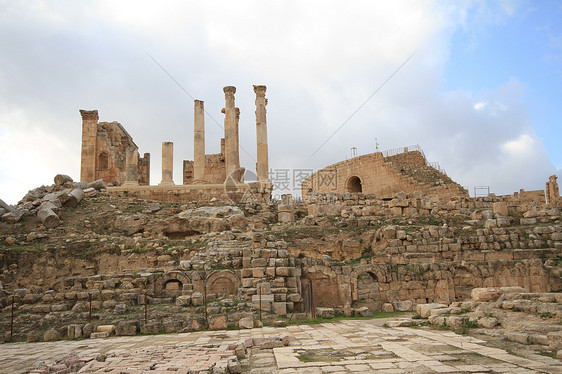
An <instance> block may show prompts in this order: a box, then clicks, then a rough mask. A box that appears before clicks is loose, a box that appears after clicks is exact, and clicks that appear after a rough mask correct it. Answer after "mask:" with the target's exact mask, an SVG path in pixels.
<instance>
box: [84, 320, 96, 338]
mask: <svg viewBox="0 0 562 374" xmlns="http://www.w3.org/2000/svg"><path fill="white" fill-rule="evenodd" d="M94 331H96V326H94V324H93V323H86V324H85V325H84V327H83V328H82V336H83V337H84V338H89V337H90V335H91V334H92V333H93V332H94Z"/></svg>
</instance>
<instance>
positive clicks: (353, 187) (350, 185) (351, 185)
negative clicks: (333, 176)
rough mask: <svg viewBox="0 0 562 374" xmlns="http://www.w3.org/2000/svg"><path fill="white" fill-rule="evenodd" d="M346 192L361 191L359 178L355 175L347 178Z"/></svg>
mask: <svg viewBox="0 0 562 374" xmlns="http://www.w3.org/2000/svg"><path fill="white" fill-rule="evenodd" d="M346 187H347V192H363V186H362V185H361V179H360V178H359V177H357V176H355V175H354V176H352V177H350V178H349V179H348V180H347V186H346Z"/></svg>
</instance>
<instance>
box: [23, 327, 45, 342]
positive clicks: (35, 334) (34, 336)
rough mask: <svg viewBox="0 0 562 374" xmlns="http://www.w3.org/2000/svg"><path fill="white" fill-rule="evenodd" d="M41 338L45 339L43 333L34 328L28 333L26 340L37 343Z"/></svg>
mask: <svg viewBox="0 0 562 374" xmlns="http://www.w3.org/2000/svg"><path fill="white" fill-rule="evenodd" d="M41 340H43V333H42V332H41V331H36V330H33V331H30V332H29V333H28V334H27V339H26V341H27V342H28V343H36V342H40V341H41Z"/></svg>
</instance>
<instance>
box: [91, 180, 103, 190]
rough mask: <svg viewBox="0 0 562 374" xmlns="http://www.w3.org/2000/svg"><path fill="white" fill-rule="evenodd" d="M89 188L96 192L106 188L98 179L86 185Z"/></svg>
mask: <svg viewBox="0 0 562 374" xmlns="http://www.w3.org/2000/svg"><path fill="white" fill-rule="evenodd" d="M87 186H88V187H89V188H94V189H96V190H98V191H99V190H101V189H102V188H107V183H105V182H104V181H103V179H98V180H95V181H93V182H90V183H88V185H87Z"/></svg>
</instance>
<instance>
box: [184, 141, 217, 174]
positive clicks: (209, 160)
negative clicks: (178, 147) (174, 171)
mask: <svg viewBox="0 0 562 374" xmlns="http://www.w3.org/2000/svg"><path fill="white" fill-rule="evenodd" d="M222 143H224V141H223V142H222ZM225 179H226V165H225V162H224V154H223V153H215V154H209V155H205V183H208V184H222V183H224V180H225ZM193 183H194V180H193V161H191V160H184V161H183V184H193Z"/></svg>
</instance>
